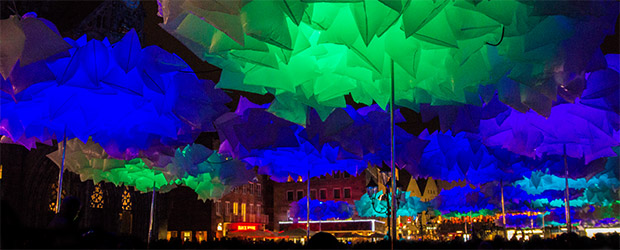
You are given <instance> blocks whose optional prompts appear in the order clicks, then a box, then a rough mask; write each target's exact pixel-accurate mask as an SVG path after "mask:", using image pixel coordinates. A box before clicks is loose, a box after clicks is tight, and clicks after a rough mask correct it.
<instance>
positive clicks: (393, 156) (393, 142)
mask: <svg viewBox="0 0 620 250" xmlns="http://www.w3.org/2000/svg"><path fill="white" fill-rule="evenodd" d="M391 61H392V63H391V67H390V71H391V72H390V73H391V76H392V77H391V80H392V84H391V94H390V95H391V98H390V152H391V156H390V170H391V171H392V195H391V196H392V218H390V219H391V220H392V228H391V229H390V231H391V233H390V234H391V236H390V242H391V243H390V246H391V249H394V239H395V238H396V169H395V165H394V161H395V160H396V152H395V151H396V147H395V146H396V139H395V135H394V126H395V124H394V60H393V59H392V60H391Z"/></svg>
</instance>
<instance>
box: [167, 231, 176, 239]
mask: <svg viewBox="0 0 620 250" xmlns="http://www.w3.org/2000/svg"><path fill="white" fill-rule="evenodd" d="M178 233H179V232H177V231H168V233H167V234H166V238H167V239H168V240H170V239H171V238H176V237H178V236H179V234H178Z"/></svg>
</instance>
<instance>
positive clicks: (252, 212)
mask: <svg viewBox="0 0 620 250" xmlns="http://www.w3.org/2000/svg"><path fill="white" fill-rule="evenodd" d="M248 214H254V204H253V203H250V211H249V212H248Z"/></svg>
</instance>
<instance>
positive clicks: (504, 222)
mask: <svg viewBox="0 0 620 250" xmlns="http://www.w3.org/2000/svg"><path fill="white" fill-rule="evenodd" d="M499 186H500V192H501V194H502V224H503V225H504V239H506V238H508V232H506V210H505V208H504V181H503V180H501V181H499Z"/></svg>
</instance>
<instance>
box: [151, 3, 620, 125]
mask: <svg viewBox="0 0 620 250" xmlns="http://www.w3.org/2000/svg"><path fill="white" fill-rule="evenodd" d="M158 2H159V6H160V8H159V15H160V16H162V17H163V18H164V23H163V24H162V27H163V28H164V29H165V30H167V31H168V32H169V33H171V34H172V35H174V36H175V37H176V38H177V39H179V40H180V41H181V42H182V43H183V44H185V45H186V46H187V47H188V48H189V49H190V50H192V51H193V52H194V53H195V54H196V55H197V56H198V57H200V58H201V59H203V60H205V61H207V62H209V63H211V64H214V65H216V66H218V67H220V68H222V69H223V71H222V76H221V79H220V82H219V83H218V87H221V88H226V89H236V90H243V91H249V92H254V93H259V94H265V93H271V94H274V95H275V97H276V99H275V103H274V105H273V106H271V108H270V111H272V112H274V113H275V114H276V115H278V116H281V117H284V118H286V119H288V120H291V121H294V122H296V123H300V124H303V122H305V119H304V118H303V117H305V116H304V114H306V112H307V108H306V107H307V106H310V107H313V108H315V109H316V110H317V112H318V113H319V115H320V116H321V118H323V119H324V118H326V117H327V115H328V114H329V112H331V111H332V109H333V108H335V107H344V106H345V99H344V96H345V95H347V94H351V96H352V97H353V99H354V100H355V101H356V102H358V103H364V104H367V105H370V104H372V103H373V102H376V103H377V104H379V105H380V106H381V107H385V106H386V104H387V102H388V100H389V99H390V91H389V89H390V87H389V86H390V79H391V78H392V74H391V70H390V69H391V68H390V60H393V61H394V62H395V67H394V75H393V77H394V78H395V81H396V86H395V88H396V96H395V101H396V104H397V105H401V106H405V107H410V108H413V109H416V110H417V107H418V104H420V103H430V104H432V105H443V104H451V103H472V104H477V103H478V102H479V98H478V93H477V92H478V89H479V86H480V85H486V84H493V86H492V87H491V89H495V90H497V91H498V92H499V95H500V100H502V101H504V102H506V103H508V104H509V105H511V106H512V107H514V108H516V109H518V110H521V111H523V112H525V111H527V110H528V109H529V108H532V109H534V110H536V111H537V112H540V113H542V114H548V112H549V108H550V107H551V103H552V101H553V100H555V99H556V96H557V94H560V95H562V96H563V97H565V98H566V99H569V100H572V99H574V98H575V97H577V96H579V95H580V94H581V93H580V90H582V89H583V88H581V89H580V88H579V87H580V86H583V73H582V72H584V71H587V70H586V69H588V68H587V67H588V66H590V65H588V62H590V61H595V62H599V61H601V58H602V53H600V50H599V48H598V46H599V45H600V44H601V42H602V39H603V37H604V36H605V35H607V34H612V33H613V27H614V26H613V24H614V22H615V20H616V19H615V18H616V17H617V15H618V13H617V12H616V11H612V9H614V8H615V7H617V5H615V4H612V3H607V4H606V3H599V2H596V3H590V2H588V3H587V4H585V6H578V7H577V8H575V6H574V5H575V4H574V3H572V2H561V3H556V4H554V5H553V6H552V7H550V6H547V5H546V4H544V3H539V2H521V1H491V2H488V1H482V2H480V1H457V2H455V1H449V0H445V1H430V0H428V1H407V0H403V1H381V0H363V1H362V0H359V1H345V2H342V1H335V0H334V1H298V0H286V1H218V0H211V1H189V0H188V1H170V0H160V1H158ZM549 9H553V11H549ZM615 9H617V8H615ZM593 27H595V28H593ZM551 31H552V32H551ZM577 48H579V49H577ZM588 70H589V69H588ZM559 86H564V87H566V88H558V87H559ZM557 89H560V91H556V90H557ZM558 92H559V93H558ZM541 93H542V94H541Z"/></svg>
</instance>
